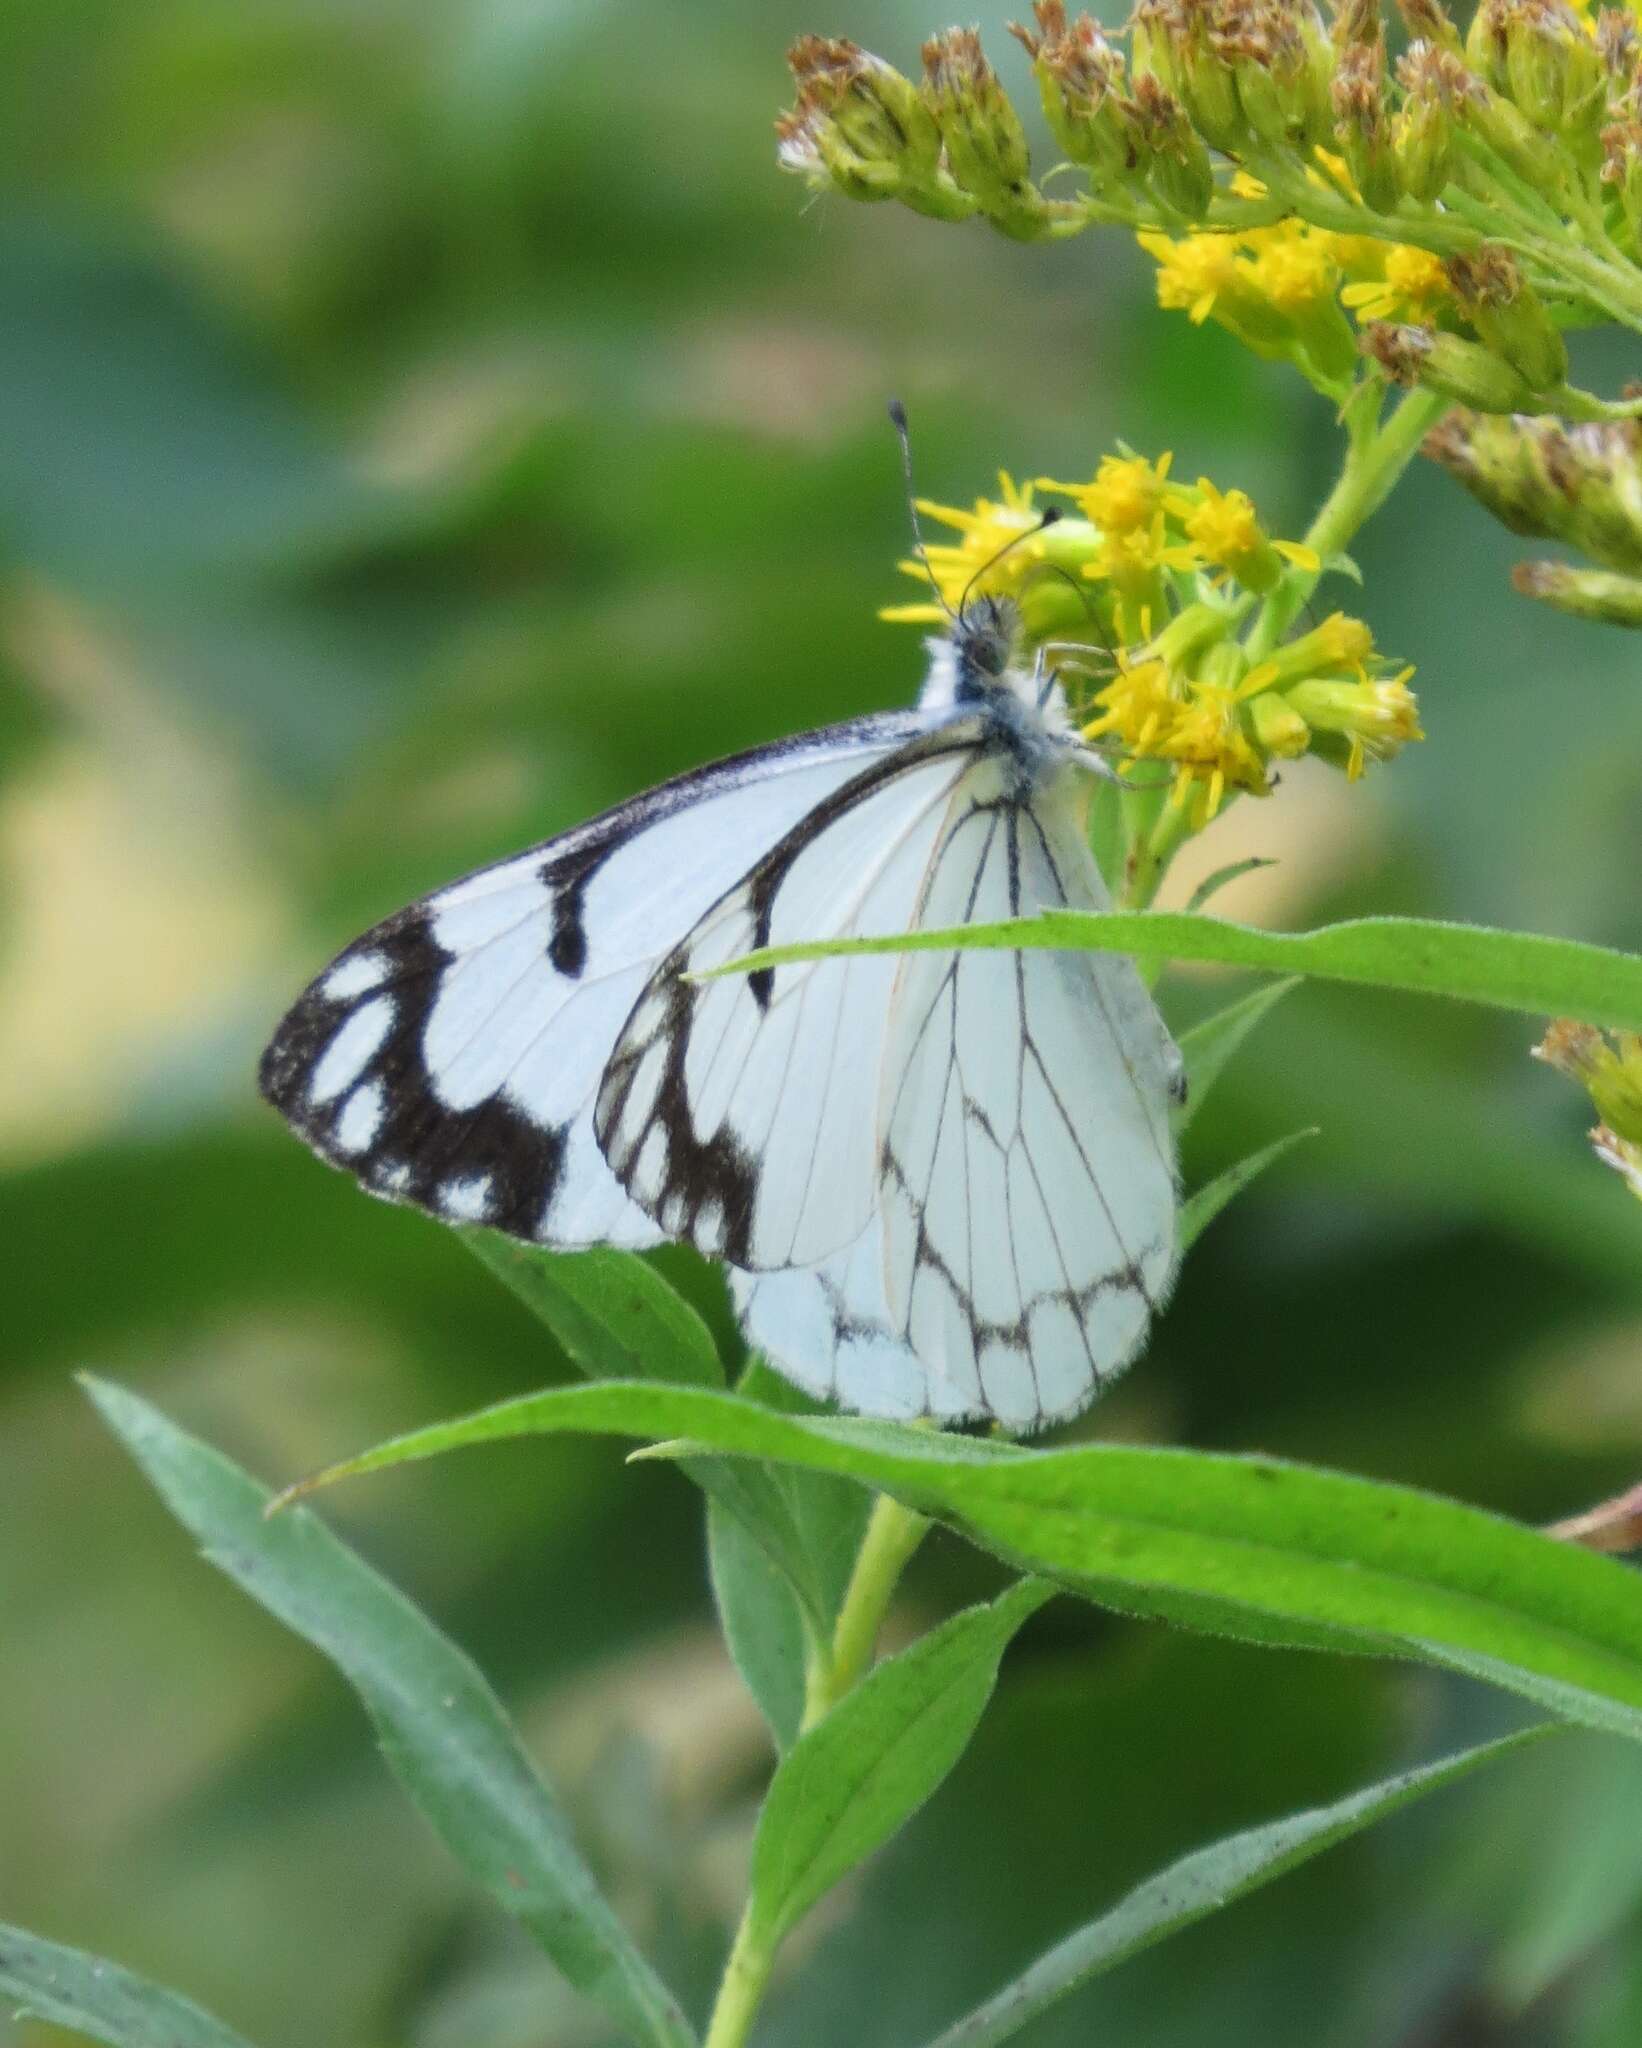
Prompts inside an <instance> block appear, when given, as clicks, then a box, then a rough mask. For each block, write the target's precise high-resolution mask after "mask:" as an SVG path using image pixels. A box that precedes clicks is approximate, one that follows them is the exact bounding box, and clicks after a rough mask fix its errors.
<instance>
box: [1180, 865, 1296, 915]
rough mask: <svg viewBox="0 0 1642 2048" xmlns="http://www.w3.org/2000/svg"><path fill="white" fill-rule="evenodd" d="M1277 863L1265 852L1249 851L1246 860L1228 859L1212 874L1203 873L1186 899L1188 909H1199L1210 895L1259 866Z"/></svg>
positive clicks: (1252, 872)
mask: <svg viewBox="0 0 1642 2048" xmlns="http://www.w3.org/2000/svg"><path fill="white" fill-rule="evenodd" d="M1276 865H1277V863H1276V861H1275V860H1272V859H1270V858H1268V857H1267V856H1266V855H1265V854H1260V853H1251V854H1250V855H1249V857H1248V859H1247V860H1234V861H1229V862H1228V863H1227V864H1226V866H1225V867H1223V868H1216V869H1215V871H1214V873H1213V874H1212V875H1205V876H1204V878H1203V880H1202V881H1201V882H1199V883H1198V885H1197V887H1196V888H1195V889H1194V890H1193V891H1192V893H1191V895H1190V897H1189V898H1188V899H1187V903H1186V908H1187V909H1188V910H1201V909H1202V908H1203V906H1204V904H1205V903H1207V902H1208V901H1209V900H1210V898H1211V897H1214V896H1218V895H1219V894H1220V892H1221V890H1222V889H1224V888H1227V887H1229V885H1230V884H1231V883H1233V882H1239V881H1241V880H1242V879H1243V877H1244V876H1245V875H1252V874H1254V873H1255V872H1256V871H1257V870H1258V869H1260V868H1274V867H1276Z"/></svg>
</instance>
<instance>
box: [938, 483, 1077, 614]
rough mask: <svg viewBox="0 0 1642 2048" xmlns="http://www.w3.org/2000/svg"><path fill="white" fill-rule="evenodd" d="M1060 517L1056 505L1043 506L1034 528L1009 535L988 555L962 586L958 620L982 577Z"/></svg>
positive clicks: (966, 608) (1056, 522)
mask: <svg viewBox="0 0 1642 2048" xmlns="http://www.w3.org/2000/svg"><path fill="white" fill-rule="evenodd" d="M1061 517H1062V513H1061V509H1060V507H1059V506H1058V505H1045V506H1044V508H1043V511H1042V512H1041V513H1040V514H1039V516H1038V523H1037V525H1036V526H1029V527H1027V528H1026V530H1025V532H1024V533H1015V534H1011V535H1010V537H1009V539H1008V540H1006V541H1005V542H1004V544H1003V546H1002V547H1001V548H999V549H998V550H997V552H996V553H995V554H990V555H988V556H987V558H986V560H985V561H984V562H983V563H982V564H981V566H980V567H979V568H978V569H977V570H976V571H975V573H974V575H973V576H971V577H970V579H969V581H968V582H967V583H966V584H965V585H964V594H963V596H962V597H960V598H959V600H958V616H959V618H960V619H961V618H962V617H963V615H964V613H965V611H967V610H968V608H969V600H970V596H971V594H972V593H973V591H974V589H975V585H976V584H977V583H979V582H980V580H981V578H982V577H983V576H987V575H990V574H991V572H992V571H993V570H994V569H995V568H996V567H997V566H998V564H999V563H1000V562H1001V561H1002V560H1003V558H1004V556H1005V555H1007V554H1008V553H1009V551H1010V550H1011V549H1012V548H1018V547H1019V546H1020V544H1021V542H1022V541H1025V540H1036V538H1037V537H1038V535H1039V534H1040V533H1042V532H1043V530H1044V529H1045V527H1049V526H1054V525H1056V524H1058V522H1059V521H1060V519H1061ZM1046 566H1047V565H1046ZM1062 573H1064V572H1062Z"/></svg>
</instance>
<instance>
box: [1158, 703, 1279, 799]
mask: <svg viewBox="0 0 1642 2048" xmlns="http://www.w3.org/2000/svg"><path fill="white" fill-rule="evenodd" d="M1260 688H1261V685H1260V684H1259V682H1258V681H1251V678H1249V677H1245V678H1244V679H1243V680H1242V682H1240V683H1218V682H1202V681H1198V682H1193V683H1191V684H1190V685H1189V686H1188V689H1187V693H1186V701H1185V703H1184V704H1183V705H1182V706H1181V707H1180V710H1179V711H1178V713H1177V715H1176V717H1175V721H1174V724H1173V726H1172V727H1171V728H1170V730H1169V731H1168V732H1167V733H1166V734H1165V735H1164V736H1163V737H1162V738H1161V740H1160V741H1159V742H1158V744H1157V747H1156V749H1155V751H1156V752H1157V754H1158V756H1159V758H1160V759H1162V760H1165V761H1173V762H1174V763H1175V779H1174V788H1173V789H1172V790H1171V791H1170V793H1169V801H1170V803H1171V804H1177V805H1178V804H1184V803H1185V802H1186V801H1187V800H1188V798H1191V799H1192V800H1193V811H1192V822H1193V824H1194V825H1196V826H1197V828H1198V829H1199V830H1200V831H1201V830H1202V828H1203V827H1204V826H1205V825H1207V824H1208V823H1209V822H1210V821H1211V820H1212V819H1213V818H1214V817H1215V816H1216V815H1217V814H1218V813H1219V810H1220V807H1221V805H1222V804H1223V803H1224V802H1225V798H1226V791H1227V789H1228V788H1233V789H1243V790H1247V791H1249V792H1250V794H1251V795H1255V796H1264V795H1265V794H1266V792H1267V790H1268V789H1269V788H1270V784H1269V782H1268V780H1267V777H1266V764H1265V762H1264V761H1263V760H1262V759H1261V757H1260V755H1259V753H1258V751H1257V750H1256V748H1255V747H1254V745H1253V742H1252V740H1251V739H1250V736H1249V733H1248V730H1247V728H1246V726H1245V723H1244V719H1243V715H1242V714H1243V707H1244V704H1245V701H1246V700H1247V699H1249V698H1251V697H1254V696H1257V695H1258V694H1259V691H1260ZM1194 792H1195V794H1194Z"/></svg>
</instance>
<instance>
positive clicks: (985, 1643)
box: [748, 1579, 1056, 1949]
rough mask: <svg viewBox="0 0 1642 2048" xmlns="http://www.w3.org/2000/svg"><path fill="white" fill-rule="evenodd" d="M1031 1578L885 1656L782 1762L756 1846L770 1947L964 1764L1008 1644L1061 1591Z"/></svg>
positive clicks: (759, 1938) (756, 1891) (757, 1915)
mask: <svg viewBox="0 0 1642 2048" xmlns="http://www.w3.org/2000/svg"><path fill="white" fill-rule="evenodd" d="M1055 1590H1056V1589H1055V1588H1054V1587H1053V1586H1050V1585H1045V1584H1044V1583H1043V1582H1042V1581H1041V1580H1033V1579H1023V1580H1021V1581H1020V1582H1019V1583H1018V1584H1016V1585H1014V1586H1011V1587H1010V1589H1009V1590H1008V1592H1006V1593H1004V1594H1002V1595H1001V1596H1000V1597H999V1598H998V1599H996V1600H994V1601H992V1602H991V1603H990V1605H988V1606H984V1607H971V1608H967V1609H966V1610H965V1611H964V1612H963V1613H962V1614H955V1615H954V1616H953V1617H952V1619H951V1620H950V1621H946V1622H943V1623H942V1624H941V1626H940V1627H939V1628H936V1629H932V1630H931V1631H930V1633H929V1634H928V1635H926V1636H923V1637H921V1638H920V1639H919V1641H917V1642H916V1643H914V1644H913V1645H912V1647H911V1648H910V1649H908V1650H903V1651H901V1653H900V1654H899V1655H898V1656H894V1657H886V1658H885V1659H884V1660H883V1662H882V1663H880V1664H877V1665H875V1666H874V1667H873V1669H872V1670H871V1671H870V1672H868V1674H867V1676H866V1677H865V1678H864V1679H862V1681H861V1683H860V1684H859V1685H857V1686H855V1687H854V1688H852V1690H851V1691H849V1692H847V1693H846V1694H845V1695H844V1697H843V1698H842V1699H841V1700H840V1701H839V1702H838V1704H837V1705H836V1706H835V1707H833V1708H832V1710H831V1711H830V1712H829V1713H828V1714H827V1715H826V1716H825V1717H824V1719H822V1720H820V1721H818V1722H817V1723H816V1725H815V1726H814V1727H813V1728H811V1729H810V1730H809V1732H808V1733H807V1734H805V1735H803V1736H801V1737H800V1738H799V1740H798V1742H797V1743H796V1744H795V1745H794V1747H793V1748H792V1749H791V1750H790V1751H789V1752H788V1754H787V1755H786V1756H785V1757H784V1758H783V1759H782V1761H781V1763H780V1765H779V1767H778V1768H777V1770H776V1773H775V1776H774V1778H773V1779H772V1780H771V1781H770V1789H769V1792H768V1793H767V1795H766V1796H765V1800H764V1806H763V1810H762V1812H761V1813H760V1815H759V1820H758V1834H757V1837H756V1839H755V1840H754V1843H753V1873H752V1900H751V1906H750V1909H749V1914H748V1921H749V1931H750V1933H751V1935H752V1938H753V1939H754V1940H755V1941H756V1942H757V1943H758V1944H759V1945H760V1946H762V1947H764V1948H766V1949H768V1948H773V1947H774V1945H775V1944H776V1943H777V1942H778V1941H780V1940H781V1938H782V1937H783V1935H785V1934H786V1933H787V1932H788V1931H789V1930H790V1929H791V1928H793V1927H794V1926H796V1925H797V1923H798V1922H799V1921H800V1920H801V1919H802V1918H803V1917H804V1915H805V1914H806V1913H807V1912H808V1911H809V1910H810V1908H811V1907H812V1906H813V1905H814V1904H815V1903H816V1901H817V1900H818V1899H820V1898H821V1897H822V1896H823V1895H824V1894H825V1893H826V1892H828V1891H830V1890H831V1889H832V1887H833V1886H834V1885H835V1884H837V1883H838V1881H839V1879H840V1878H842V1877H845V1876H847V1875H848V1873H849V1872H850V1871H851V1870H853V1869H854V1868H855V1866H856V1865H857V1864H858V1863H860V1862H862V1861H864V1860H865V1858H866V1857H868V1856H870V1855H871V1854H872V1852H873V1851H874V1850H875V1849H878V1848H881V1847H882V1845H883V1844H884V1843H885V1842H887V1841H888V1840H889V1838H890V1836H891V1835H893V1834H894V1833H895V1832H896V1831H897V1830H898V1829H899V1828H900V1827H901V1826H902V1825H903V1824H904V1823H905V1822H906V1821H907V1820H909V1819H910V1818H911V1816H912V1815H913V1814H914V1813H916V1812H917V1810H918V1808H919V1807H920V1806H922V1805H923V1803H924V1801H925V1800H926V1799H928V1798H929V1796H930V1795H931V1793H933V1792H934V1790H935V1789H936V1787H937V1786H938V1785H939V1784H940V1783H941V1781H942V1779H943V1778H945V1776H946V1775H947V1773H948V1772H949V1771H950V1770H951V1769H952V1766H953V1765H954V1764H955V1763H956V1762H957V1761H958V1759H959V1757H961V1756H962V1755H963V1753H964V1750H965V1749H966V1748H967V1746H968V1744H969V1739H970V1737H971V1736H972V1735H973V1734H974V1732H975V1728H976V1724H977V1723H978V1722H979V1720H980V1718H981V1715H982V1714H983V1713H984V1712H985V1711H986V1703H987V1701H988V1700H989V1699H990V1698H991V1697H992V1688H993V1685H994V1684H995V1683H996V1681H997V1676H998V1660H999V1659H1000V1658H1001V1657H1002V1655H1003V1653H1004V1650H1005V1649H1006V1648H1007V1647H1008V1644H1009V1639H1010V1637H1011V1636H1013V1635H1014V1633H1015V1631H1016V1630H1017V1629H1018V1628H1019V1627H1020V1626H1021V1624H1022V1623H1023V1622H1024V1621H1025V1620H1026V1618H1027V1617H1028V1615H1031V1614H1035V1613H1036V1612H1037V1610H1038V1609H1039V1608H1040V1607H1041V1606H1042V1605H1043V1604H1044V1602H1045V1601H1046V1600H1048V1599H1051V1598H1052V1597H1053V1595H1054V1593H1055Z"/></svg>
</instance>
